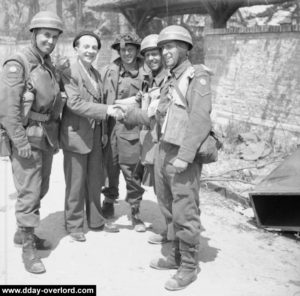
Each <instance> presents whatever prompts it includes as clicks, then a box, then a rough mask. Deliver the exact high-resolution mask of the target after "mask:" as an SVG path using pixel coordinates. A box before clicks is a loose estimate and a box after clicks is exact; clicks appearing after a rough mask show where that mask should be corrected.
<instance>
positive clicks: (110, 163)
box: [102, 33, 146, 232]
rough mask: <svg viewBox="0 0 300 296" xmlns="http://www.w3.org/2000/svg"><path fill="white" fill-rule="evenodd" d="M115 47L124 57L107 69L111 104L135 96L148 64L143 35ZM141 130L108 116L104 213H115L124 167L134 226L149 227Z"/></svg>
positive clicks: (122, 39) (130, 36)
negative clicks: (144, 212)
mask: <svg viewBox="0 0 300 296" xmlns="http://www.w3.org/2000/svg"><path fill="white" fill-rule="evenodd" d="M112 48H113V49H114V50H116V51H118V53H119V55H120V57H119V58H117V59H116V60H115V61H114V62H113V63H112V64H111V65H109V66H108V68H107V69H106V71H105V73H104V78H103V84H104V93H105V95H106V101H107V104H109V105H111V104H114V103H115V102H116V101H119V102H120V101H125V100H124V99H126V98H128V97H133V96H135V95H136V94H137V92H138V91H139V89H141V86H142V82H143V77H144V73H145V71H144V68H143V60H142V59H141V58H139V57H138V54H139V49H140V38H139V37H138V36H137V35H135V34H133V33H126V34H122V35H120V36H118V37H117V38H116V39H115V41H114V43H113V44H112ZM139 136H140V131H139V127H138V126H131V125H128V124H126V123H123V122H121V121H116V120H115V119H114V118H109V120H108V137H109V141H108V145H107V149H106V160H107V165H106V169H107V175H108V184H107V187H106V188H105V189H104V190H103V193H104V195H105V200H104V202H103V207H102V210H103V214H104V215H105V216H106V217H107V218H112V217H113V216H114V205H113V204H114V201H115V200H116V199H117V198H118V196H119V189H118V187H119V175H120V170H121V171H122V173H123V176H124V178H125V181H126V189H127V195H126V201H127V202H128V203H129V204H130V206H131V219H132V225H133V227H134V229H135V230H136V231H138V232H143V231H146V227H145V224H144V223H143V221H142V220H141V219H140V215H139V208H140V202H141V200H142V196H143V193H144V189H143V188H142V187H141V179H142V176H141V175H140V174H139V175H133V171H134V169H135V166H136V164H137V162H138V161H139V156H140V143H139Z"/></svg>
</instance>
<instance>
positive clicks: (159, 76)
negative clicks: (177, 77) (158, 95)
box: [151, 68, 167, 87]
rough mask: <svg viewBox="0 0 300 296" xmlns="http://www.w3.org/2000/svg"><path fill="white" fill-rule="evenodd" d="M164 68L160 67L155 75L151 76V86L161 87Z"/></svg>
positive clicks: (164, 75) (164, 72)
mask: <svg viewBox="0 0 300 296" xmlns="http://www.w3.org/2000/svg"><path fill="white" fill-rule="evenodd" d="M166 74H167V72H166V70H165V69H164V68H162V69H161V70H160V71H159V72H158V73H157V75H156V76H154V77H153V79H152V83H151V87H161V86H162V84H163V81H164V79H165V77H166Z"/></svg>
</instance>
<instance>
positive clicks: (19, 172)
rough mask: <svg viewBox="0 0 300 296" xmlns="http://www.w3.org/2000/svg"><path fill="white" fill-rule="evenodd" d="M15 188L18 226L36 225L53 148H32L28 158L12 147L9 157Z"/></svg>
mask: <svg viewBox="0 0 300 296" xmlns="http://www.w3.org/2000/svg"><path fill="white" fill-rule="evenodd" d="M10 159H11V164H12V174H13V180H14V184H15V187H16V190H17V201H16V205H15V213H16V219H17V225H18V226H19V227H38V226H39V223H40V213H39V209H40V205H41V203H40V202H41V199H42V198H43V197H44V196H45V195H46V193H47V192H48V189H49V181H50V174H51V168H52V160H53V150H52V149H51V150H49V151H45V150H39V149H35V148H33V149H32V155H31V157H30V158H29V159H27V158H23V157H20V156H19V155H18V151H17V149H16V148H14V147H13V149H12V155H11V157H10Z"/></svg>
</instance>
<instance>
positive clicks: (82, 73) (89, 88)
mask: <svg viewBox="0 0 300 296" xmlns="http://www.w3.org/2000/svg"><path fill="white" fill-rule="evenodd" d="M77 64H78V70H79V75H80V76H81V80H82V85H83V87H84V88H85V89H86V90H87V92H88V93H89V94H90V95H92V96H93V97H94V98H95V99H96V100H97V101H99V100H100V94H101V92H100V85H99V82H100V81H99V77H98V75H97V73H96V70H95V69H94V68H93V67H92V71H93V73H94V75H95V77H96V82H97V89H95V88H94V86H93V84H92V82H91V80H90V77H88V74H87V72H86V71H85V70H84V69H83V66H82V65H81V64H80V63H79V61H77Z"/></svg>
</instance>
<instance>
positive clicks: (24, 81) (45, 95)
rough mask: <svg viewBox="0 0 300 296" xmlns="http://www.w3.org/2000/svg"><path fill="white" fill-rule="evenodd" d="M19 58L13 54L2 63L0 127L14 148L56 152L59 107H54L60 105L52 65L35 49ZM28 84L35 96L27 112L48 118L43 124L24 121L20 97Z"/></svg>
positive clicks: (46, 57)
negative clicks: (54, 150)
mask: <svg viewBox="0 0 300 296" xmlns="http://www.w3.org/2000/svg"><path fill="white" fill-rule="evenodd" d="M22 56H23V57H22V58H21V57H20V56H19V55H17V54H16V55H15V56H12V57H11V58H9V59H8V60H6V61H5V62H4V69H3V72H2V76H1V82H0V95H1V100H0V101H1V104H2V102H3V105H2V106H1V109H2V111H3V112H2V113H1V116H0V117H1V118H0V121H1V124H2V126H3V127H4V128H5V130H6V131H7V134H8V135H9V138H10V140H11V142H12V144H13V145H14V146H15V147H16V148H21V147H24V146H26V145H27V144H28V143H30V144H31V146H33V147H36V148H38V149H43V150H47V149H52V148H53V149H58V129H59V115H60V114H59V113H60V110H59V109H60V108H59V107H58V108H56V106H61V97H60V89H59V85H58V82H57V79H56V76H55V69H54V66H53V65H52V63H51V60H50V57H49V56H48V55H47V56H45V57H42V56H41V55H40V54H39V52H38V50H37V49H36V48H35V47H34V46H29V47H26V48H25V49H23V50H22ZM25 63H26V65H25ZM29 84H30V89H31V91H32V93H33V94H34V100H33V103H32V106H31V108H30V110H31V111H33V112H35V113H36V114H37V115H38V116H40V117H47V118H48V119H47V120H45V121H37V120H31V119H30V120H29V121H28V122H27V123H26V124H24V122H23V119H24V118H23V117H22V108H23V106H22V96H23V94H24V92H25V91H26V89H27V88H28V87H29ZM3 113H4V114H3Z"/></svg>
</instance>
